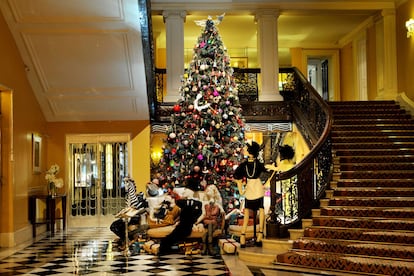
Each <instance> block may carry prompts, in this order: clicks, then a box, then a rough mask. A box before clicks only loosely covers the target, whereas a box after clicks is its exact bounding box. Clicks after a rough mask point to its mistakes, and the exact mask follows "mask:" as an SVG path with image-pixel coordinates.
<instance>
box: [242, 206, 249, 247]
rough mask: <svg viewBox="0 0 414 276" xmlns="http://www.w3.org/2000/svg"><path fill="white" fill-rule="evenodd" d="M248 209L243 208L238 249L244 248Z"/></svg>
mask: <svg viewBox="0 0 414 276" xmlns="http://www.w3.org/2000/svg"><path fill="white" fill-rule="evenodd" d="M249 211H250V209H247V208H244V218H243V226H242V230H241V236H240V247H242V248H244V247H246V230H247V225H248V224H249V214H250V212H249Z"/></svg>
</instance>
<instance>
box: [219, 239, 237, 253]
mask: <svg viewBox="0 0 414 276" xmlns="http://www.w3.org/2000/svg"><path fill="white" fill-rule="evenodd" d="M219 247H220V254H236V252H237V248H239V247H240V243H238V242H237V241H236V240H234V239H219Z"/></svg>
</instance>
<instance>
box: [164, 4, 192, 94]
mask: <svg viewBox="0 0 414 276" xmlns="http://www.w3.org/2000/svg"><path fill="white" fill-rule="evenodd" d="M162 15H163V17H164V23H165V31H166V48H167V49H166V50H167V53H166V56H167V65H166V67H167V68H166V69H167V93H166V95H165V96H164V102H176V101H177V100H178V99H179V97H180V93H179V88H180V86H181V76H182V75H183V74H184V22H185V17H186V15H187V13H186V12H185V11H181V10H178V11H164V12H163V14H162Z"/></svg>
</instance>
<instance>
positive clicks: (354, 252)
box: [276, 101, 414, 276]
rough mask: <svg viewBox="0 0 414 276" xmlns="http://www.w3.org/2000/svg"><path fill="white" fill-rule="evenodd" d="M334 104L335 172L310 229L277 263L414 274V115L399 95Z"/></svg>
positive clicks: (281, 255) (373, 272)
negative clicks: (400, 102) (398, 100)
mask: <svg viewBox="0 0 414 276" xmlns="http://www.w3.org/2000/svg"><path fill="white" fill-rule="evenodd" d="M330 105H331V107H332V110H333V114H334V123H333V128H332V134H331V137H332V149H333V154H334V176H333V180H332V182H331V183H330V188H329V190H327V191H326V198H324V199H322V200H321V202H320V209H316V210H313V212H312V220H311V225H310V226H308V227H305V228H304V230H303V237H300V238H298V239H296V240H294V241H293V245H292V249H291V250H289V251H288V252H286V253H283V254H278V255H277V257H276V263H278V264H283V265H284V266H288V267H291V268H293V267H300V268H311V269H317V270H324V271H332V273H334V274H333V275H335V271H336V272H338V273H339V272H341V273H352V274H354V275H355V274H360V275H398V276H399V275H414V120H413V119H412V118H411V116H410V115H409V114H407V113H406V112H405V111H404V110H403V109H401V108H400V107H399V105H398V104H396V103H395V102H394V101H367V102H362V101H361V102H331V103H330Z"/></svg>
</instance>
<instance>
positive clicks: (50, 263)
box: [0, 228, 230, 276]
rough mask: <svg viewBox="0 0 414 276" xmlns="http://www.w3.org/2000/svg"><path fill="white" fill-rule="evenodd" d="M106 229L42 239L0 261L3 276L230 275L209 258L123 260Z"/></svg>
mask: <svg viewBox="0 0 414 276" xmlns="http://www.w3.org/2000/svg"><path fill="white" fill-rule="evenodd" d="M114 237H115V236H114V235H113V234H112V233H111V232H110V231H108V230H107V229H106V228H72V229H70V230H68V231H66V232H65V233H63V232H58V233H57V234H56V235H55V236H54V237H53V238H51V237H45V238H43V239H41V240H39V241H37V242H35V243H33V244H31V245H29V246H27V247H25V248H22V249H20V250H18V251H16V252H14V253H12V254H11V255H9V256H5V257H1V258H0V276H3V275H116V274H118V275H230V272H229V270H228V268H227V266H226V265H225V263H224V261H223V259H222V258H221V257H220V256H218V257H212V256H202V255H191V256H186V255H184V254H171V255H166V256H161V257H157V256H154V255H150V254H145V253H141V254H133V255H131V256H124V254H123V252H120V251H119V250H115V248H113V249H112V248H111V243H112V240H113V239H114Z"/></svg>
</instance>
